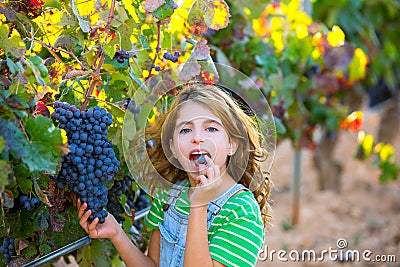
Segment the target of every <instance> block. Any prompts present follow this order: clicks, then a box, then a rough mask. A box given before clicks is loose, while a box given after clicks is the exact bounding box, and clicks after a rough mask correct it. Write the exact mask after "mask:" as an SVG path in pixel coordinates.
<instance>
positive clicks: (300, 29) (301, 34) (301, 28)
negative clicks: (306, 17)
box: [296, 24, 308, 39]
mask: <svg viewBox="0 0 400 267" xmlns="http://www.w3.org/2000/svg"><path fill="white" fill-rule="evenodd" d="M296 36H297V38H299V39H303V38H306V37H307V36H308V28H307V25H305V24H299V25H298V26H297V28H296Z"/></svg>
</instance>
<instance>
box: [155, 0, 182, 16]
mask: <svg viewBox="0 0 400 267" xmlns="http://www.w3.org/2000/svg"><path fill="white" fill-rule="evenodd" d="M176 8H177V5H176V3H175V2H174V1H173V0H166V3H165V4H163V5H162V6H160V7H159V8H157V9H156V10H155V11H154V12H152V14H153V16H154V17H156V18H157V19H158V20H164V19H166V18H168V17H170V16H171V15H172V14H173V13H174V10H175V9H176Z"/></svg>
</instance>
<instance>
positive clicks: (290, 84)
mask: <svg viewBox="0 0 400 267" xmlns="http://www.w3.org/2000/svg"><path fill="white" fill-rule="evenodd" d="M299 81H300V76H299V75H297V74H290V75H288V76H287V77H285V79H284V80H283V83H282V90H293V89H295V88H297V85H298V83H299Z"/></svg>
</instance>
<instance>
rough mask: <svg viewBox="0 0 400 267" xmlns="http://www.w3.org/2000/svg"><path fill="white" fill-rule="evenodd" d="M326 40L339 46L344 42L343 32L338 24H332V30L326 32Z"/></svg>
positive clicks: (332, 44)
mask: <svg viewBox="0 0 400 267" xmlns="http://www.w3.org/2000/svg"><path fill="white" fill-rule="evenodd" d="M326 40H327V41H328V43H329V44H330V45H331V46H334V47H335V46H341V45H343V44H344V40H345V35H344V32H343V31H342V29H341V28H340V27H339V26H337V25H334V26H333V27H332V30H331V31H330V32H329V33H328V35H327V37H326Z"/></svg>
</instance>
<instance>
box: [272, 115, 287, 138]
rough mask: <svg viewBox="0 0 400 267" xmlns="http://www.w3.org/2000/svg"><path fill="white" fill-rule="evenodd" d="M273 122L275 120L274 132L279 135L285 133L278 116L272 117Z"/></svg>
mask: <svg viewBox="0 0 400 267" xmlns="http://www.w3.org/2000/svg"><path fill="white" fill-rule="evenodd" d="M274 122H275V127H276V132H277V133H278V134H280V135H283V134H285V133H286V127H285V125H283V123H282V121H281V120H280V119H279V118H277V117H274Z"/></svg>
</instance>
